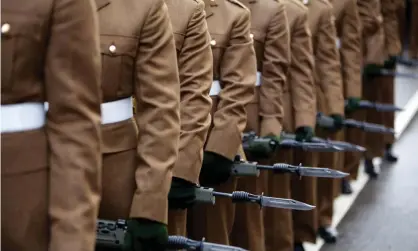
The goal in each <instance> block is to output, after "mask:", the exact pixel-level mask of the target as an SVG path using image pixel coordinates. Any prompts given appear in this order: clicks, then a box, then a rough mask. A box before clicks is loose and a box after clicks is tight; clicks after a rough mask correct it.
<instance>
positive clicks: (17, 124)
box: [0, 103, 46, 133]
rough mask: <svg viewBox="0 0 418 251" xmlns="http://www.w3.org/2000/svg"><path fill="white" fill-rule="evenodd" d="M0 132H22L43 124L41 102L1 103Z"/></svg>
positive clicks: (40, 126)
mask: <svg viewBox="0 0 418 251" xmlns="http://www.w3.org/2000/svg"><path fill="white" fill-rule="evenodd" d="M0 112H1V121H0V123H1V133H11V132H23V131H29V130H35V129H39V128H42V127H43V126H44V125H45V120H46V118H45V109H44V104H43V103H20V104H10V105H1V110H0Z"/></svg>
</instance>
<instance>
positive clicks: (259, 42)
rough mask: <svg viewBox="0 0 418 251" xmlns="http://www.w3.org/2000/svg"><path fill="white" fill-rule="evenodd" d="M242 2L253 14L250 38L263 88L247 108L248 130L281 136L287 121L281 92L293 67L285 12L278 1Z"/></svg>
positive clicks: (254, 0)
mask: <svg viewBox="0 0 418 251" xmlns="http://www.w3.org/2000/svg"><path fill="white" fill-rule="evenodd" d="M241 2H242V3H243V4H244V5H245V6H246V7H247V8H248V9H249V10H250V11H251V37H252V38H253V42H254V50H255V53H256V57H257V70H258V71H259V72H260V75H261V79H260V80H261V82H260V84H261V85H260V86H259V87H257V88H256V95H255V96H254V99H253V101H252V104H250V105H249V106H248V107H247V111H248V123H247V129H249V130H252V131H256V132H257V133H259V134H260V135H261V136H267V135H280V133H281V130H282V122H283V117H284V114H283V97H282V96H283V95H282V92H283V90H282V89H283V87H284V85H285V83H286V74H287V71H288V67H289V63H290V51H289V48H290V40H289V28H288V25H287V17H286V12H285V10H284V6H283V4H282V3H280V2H278V1H277V0H241ZM253 108H254V109H253Z"/></svg>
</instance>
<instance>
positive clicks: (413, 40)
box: [409, 0, 418, 59]
mask: <svg viewBox="0 0 418 251" xmlns="http://www.w3.org/2000/svg"><path fill="white" fill-rule="evenodd" d="M410 25H411V30H410V31H409V36H410V37H409V57H410V58H413V59H418V0H411V24H410Z"/></svg>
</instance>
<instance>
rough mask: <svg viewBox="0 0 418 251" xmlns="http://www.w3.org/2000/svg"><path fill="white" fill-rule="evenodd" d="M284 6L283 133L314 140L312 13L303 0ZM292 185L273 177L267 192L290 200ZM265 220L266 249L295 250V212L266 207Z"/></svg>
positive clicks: (281, 156)
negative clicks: (286, 52)
mask: <svg viewBox="0 0 418 251" xmlns="http://www.w3.org/2000/svg"><path fill="white" fill-rule="evenodd" d="M283 5H284V6H285V11H286V14H287V21H288V26H289V35H290V53H291V61H290V65H289V71H288V73H287V78H286V79H287V81H286V82H285V85H284V88H283V108H284V119H283V130H284V131H286V132H290V133H293V132H295V131H296V135H297V140H299V141H310V138H311V137H312V136H313V131H314V130H313V127H314V126H315V118H316V108H315V107H316V103H315V102H316V98H315V93H314V82H313V77H312V75H313V74H312V72H313V51H312V42H311V33H310V31H309V27H308V10H307V8H306V7H305V6H304V5H303V4H302V3H301V2H300V1H299V0H285V1H283ZM295 129H296V130H295ZM293 154H294V151H292V150H282V151H280V152H279V153H278V154H277V158H276V159H274V160H275V162H284V163H292V162H293ZM290 182H291V179H290V176H289V175H288V174H284V175H282V174H281V175H269V176H268V182H267V185H268V188H267V191H266V192H268V194H269V195H270V196H274V197H283V198H290V197H291V184H290ZM264 219H265V220H264V227H265V243H266V250H268V251H282V250H283V251H284V250H293V239H294V238H293V226H292V211H290V210H284V209H276V208H274V209H273V208H266V209H265V217H264ZM256 250H257V249H256Z"/></svg>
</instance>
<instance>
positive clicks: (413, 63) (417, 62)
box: [396, 56, 418, 67]
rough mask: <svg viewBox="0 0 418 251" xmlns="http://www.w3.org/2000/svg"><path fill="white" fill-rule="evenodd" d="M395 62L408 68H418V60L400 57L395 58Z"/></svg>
mask: <svg viewBox="0 0 418 251" xmlns="http://www.w3.org/2000/svg"><path fill="white" fill-rule="evenodd" d="M396 62H397V63H399V64H402V65H405V66H408V67H418V60H414V59H406V58H403V57H401V56H398V57H396Z"/></svg>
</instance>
